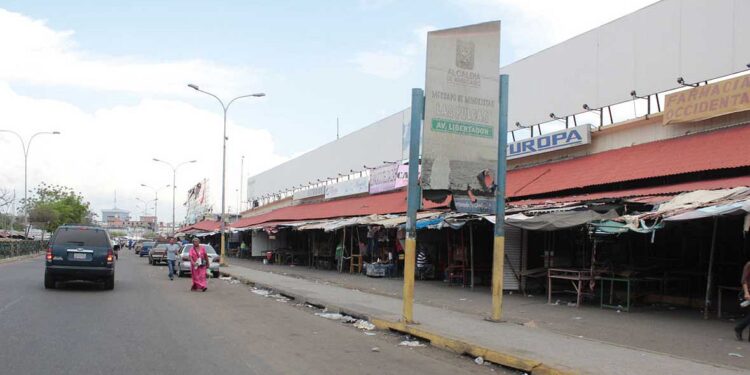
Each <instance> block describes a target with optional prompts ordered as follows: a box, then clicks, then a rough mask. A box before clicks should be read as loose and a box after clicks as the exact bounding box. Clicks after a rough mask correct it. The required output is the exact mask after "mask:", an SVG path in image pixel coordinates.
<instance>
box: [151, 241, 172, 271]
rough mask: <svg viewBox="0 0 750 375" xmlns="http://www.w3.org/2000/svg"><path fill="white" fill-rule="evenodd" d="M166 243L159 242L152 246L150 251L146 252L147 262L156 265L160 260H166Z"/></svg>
mask: <svg viewBox="0 0 750 375" xmlns="http://www.w3.org/2000/svg"><path fill="white" fill-rule="evenodd" d="M167 245H168V244H166V243H160V244H158V245H156V246H154V247H153V248H152V249H151V251H149V252H148V264H151V265H154V266H155V265H157V264H159V263H161V262H164V263H166V262H167Z"/></svg>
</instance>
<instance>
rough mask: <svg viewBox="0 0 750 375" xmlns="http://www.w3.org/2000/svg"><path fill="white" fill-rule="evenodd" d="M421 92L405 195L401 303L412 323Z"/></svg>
mask: <svg viewBox="0 0 750 375" xmlns="http://www.w3.org/2000/svg"><path fill="white" fill-rule="evenodd" d="M424 101H425V97H424V91H422V89H412V90H411V125H410V126H411V128H410V129H409V131H410V134H409V184H408V187H407V197H406V204H407V206H406V246H405V247H406V249H404V293H403V298H404V306H403V313H402V317H401V318H402V321H403V322H404V323H414V269H415V266H416V252H417V210H419V207H420V206H421V204H422V190H421V189H422V188H421V187H420V186H419V141H420V139H419V138H420V137H419V135H420V134H419V133H420V131H421V129H422V117H423V114H424Z"/></svg>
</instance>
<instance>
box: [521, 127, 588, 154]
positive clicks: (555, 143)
mask: <svg viewBox="0 0 750 375" xmlns="http://www.w3.org/2000/svg"><path fill="white" fill-rule="evenodd" d="M589 143H591V125H588V124H586V125H578V126H576V127H573V128H569V129H563V130H559V131H556V132H552V133H548V134H544V135H540V136H536V137H532V138H529V139H522V140H520V141H516V142H513V143H509V144H508V154H507V155H508V156H507V158H508V160H510V159H517V158H522V157H526V156H531V155H537V154H542V153H545V152H550V151H557V150H562V149H565V148H569V147H575V146H581V145H586V144H589Z"/></svg>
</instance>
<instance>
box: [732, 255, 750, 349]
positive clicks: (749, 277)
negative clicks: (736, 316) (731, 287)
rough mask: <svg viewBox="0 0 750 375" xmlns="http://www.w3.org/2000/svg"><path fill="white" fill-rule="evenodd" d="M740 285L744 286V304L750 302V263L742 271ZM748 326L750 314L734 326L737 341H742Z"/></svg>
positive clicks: (749, 339)
mask: <svg viewBox="0 0 750 375" xmlns="http://www.w3.org/2000/svg"><path fill="white" fill-rule="evenodd" d="M740 283H741V285H742V292H741V293H742V296H743V304H744V303H745V302H748V301H750V285H748V284H750V261H748V262H747V263H745V267H744V268H743V269H742V279H741V280H740ZM743 307H744V306H743ZM748 325H750V312H746V313H745V317H744V318H742V319H741V320H740V321H738V322H737V325H736V326H734V334H735V335H736V336H737V340H740V341H742V331H744V330H745V328H747V326H748ZM748 341H750V335H749V336H748Z"/></svg>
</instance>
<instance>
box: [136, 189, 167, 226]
mask: <svg viewBox="0 0 750 375" xmlns="http://www.w3.org/2000/svg"><path fill="white" fill-rule="evenodd" d="M141 186H143V187H145V188H149V189H151V190H153V191H154V232H157V231H158V229H159V213H158V211H157V208H158V205H159V191H161V189H164V188H168V187H170V186H172V185H167V186H163V187H160V188H158V189H157V188H155V187H153V186H148V185H146V184H141Z"/></svg>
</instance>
